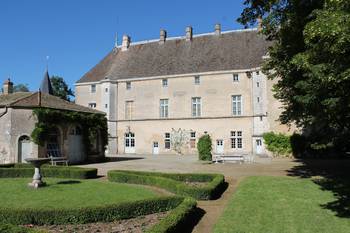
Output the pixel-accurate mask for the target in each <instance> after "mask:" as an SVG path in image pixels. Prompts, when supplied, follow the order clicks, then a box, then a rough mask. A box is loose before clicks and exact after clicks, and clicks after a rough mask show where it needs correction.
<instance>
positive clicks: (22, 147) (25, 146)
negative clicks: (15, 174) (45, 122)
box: [18, 136, 33, 163]
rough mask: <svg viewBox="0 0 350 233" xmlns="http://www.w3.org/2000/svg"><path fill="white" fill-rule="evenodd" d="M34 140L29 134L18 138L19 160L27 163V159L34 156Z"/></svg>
mask: <svg viewBox="0 0 350 233" xmlns="http://www.w3.org/2000/svg"><path fill="white" fill-rule="evenodd" d="M32 149H33V148H32V142H31V141H30V138H29V137H28V136H21V137H20V138H19V139H18V162H19V163H25V162H26V161H25V159H27V158H31V157H32Z"/></svg>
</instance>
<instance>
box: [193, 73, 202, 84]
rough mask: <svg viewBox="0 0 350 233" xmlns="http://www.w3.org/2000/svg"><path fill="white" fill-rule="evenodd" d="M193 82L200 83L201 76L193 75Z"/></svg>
mask: <svg viewBox="0 0 350 233" xmlns="http://www.w3.org/2000/svg"><path fill="white" fill-rule="evenodd" d="M194 84H195V85H199V84H201V77H200V76H199V75H197V76H194Z"/></svg>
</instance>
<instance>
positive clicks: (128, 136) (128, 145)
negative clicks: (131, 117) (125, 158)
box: [125, 132, 135, 154]
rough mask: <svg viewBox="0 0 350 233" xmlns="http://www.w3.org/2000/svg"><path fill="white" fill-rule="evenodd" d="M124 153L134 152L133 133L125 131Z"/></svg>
mask: <svg viewBox="0 0 350 233" xmlns="http://www.w3.org/2000/svg"><path fill="white" fill-rule="evenodd" d="M125 153H126V154H133V153H135V134H134V133H131V132H129V133H125Z"/></svg>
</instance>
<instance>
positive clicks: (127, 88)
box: [125, 82, 131, 90]
mask: <svg viewBox="0 0 350 233" xmlns="http://www.w3.org/2000/svg"><path fill="white" fill-rule="evenodd" d="M125 88H126V90H131V82H126V83H125Z"/></svg>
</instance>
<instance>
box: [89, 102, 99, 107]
mask: <svg viewBox="0 0 350 233" xmlns="http://www.w3.org/2000/svg"><path fill="white" fill-rule="evenodd" d="M88 106H89V108H96V107H97V104H96V102H91V103H88Z"/></svg>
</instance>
